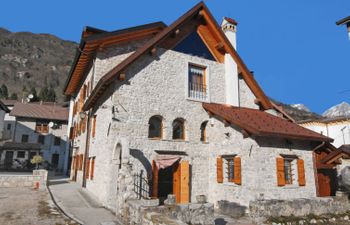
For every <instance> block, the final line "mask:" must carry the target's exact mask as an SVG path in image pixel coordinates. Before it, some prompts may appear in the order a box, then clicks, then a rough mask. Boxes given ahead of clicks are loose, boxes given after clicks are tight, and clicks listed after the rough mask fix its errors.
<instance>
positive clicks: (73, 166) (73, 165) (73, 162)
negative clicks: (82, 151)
mask: <svg viewBox="0 0 350 225" xmlns="http://www.w3.org/2000/svg"><path fill="white" fill-rule="evenodd" d="M75 160H76V157H75V156H73V161H72V170H74V169H75Z"/></svg>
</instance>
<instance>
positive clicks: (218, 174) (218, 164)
mask: <svg viewBox="0 0 350 225" xmlns="http://www.w3.org/2000/svg"><path fill="white" fill-rule="evenodd" d="M222 164H223V162H222V158H221V157H217V158H216V180H217V182H218V183H222V182H224V174H223V165H222Z"/></svg>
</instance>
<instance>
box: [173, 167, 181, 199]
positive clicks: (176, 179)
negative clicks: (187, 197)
mask: <svg viewBox="0 0 350 225" xmlns="http://www.w3.org/2000/svg"><path fill="white" fill-rule="evenodd" d="M180 183H181V173H180V164H179V163H175V165H174V166H173V194H174V195H175V198H176V203H180V188H181V187H180Z"/></svg>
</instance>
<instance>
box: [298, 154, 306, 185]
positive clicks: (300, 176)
mask: <svg viewBox="0 0 350 225" xmlns="http://www.w3.org/2000/svg"><path fill="white" fill-rule="evenodd" d="M297 164H298V182H299V186H305V183H306V182H305V169H304V160H302V159H298V160H297Z"/></svg>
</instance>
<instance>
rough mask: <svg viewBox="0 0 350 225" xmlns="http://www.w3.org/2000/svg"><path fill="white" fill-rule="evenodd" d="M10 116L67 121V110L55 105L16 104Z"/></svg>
mask: <svg viewBox="0 0 350 225" xmlns="http://www.w3.org/2000/svg"><path fill="white" fill-rule="evenodd" d="M10 115H11V116H16V117H26V118H36V119H47V120H60V121H68V108H66V107H62V106H60V105H56V104H50V105H43V104H37V103H16V104H15V105H14V107H13V109H12V111H11V113H10Z"/></svg>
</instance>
